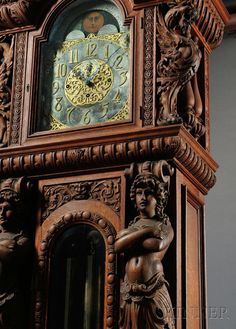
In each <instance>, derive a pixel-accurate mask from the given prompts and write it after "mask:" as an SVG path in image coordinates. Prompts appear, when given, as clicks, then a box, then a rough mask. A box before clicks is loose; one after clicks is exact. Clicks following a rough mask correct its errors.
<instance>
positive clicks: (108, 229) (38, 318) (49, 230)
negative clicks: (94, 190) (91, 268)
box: [35, 200, 118, 329]
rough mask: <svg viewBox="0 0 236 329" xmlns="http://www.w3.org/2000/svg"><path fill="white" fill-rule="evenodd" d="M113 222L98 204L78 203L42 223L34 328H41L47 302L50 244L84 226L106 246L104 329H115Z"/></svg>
mask: <svg viewBox="0 0 236 329" xmlns="http://www.w3.org/2000/svg"><path fill="white" fill-rule="evenodd" d="M105 212H106V216H105ZM108 217H109V219H108ZM116 222H117V223H118V216H117V215H116V214H115V213H114V212H113V211H112V210H111V209H110V208H109V207H107V206H106V205H103V204H102V203H101V202H98V201H94V200H91V201H84V200H78V201H71V202H69V203H67V204H65V205H64V206H62V207H61V208H60V209H58V210H56V211H55V212H54V213H52V214H51V215H50V216H49V217H48V219H47V220H46V221H45V222H44V223H43V225H42V226H41V228H40V229H39V230H38V232H37V234H36V244H37V250H38V260H37V263H38V270H37V273H38V277H37V280H36V282H37V283H36V285H37V286H36V295H35V328H38V329H40V328H41V329H42V328H44V325H45V321H46V313H47V306H45V301H46V300H48V298H47V289H48V280H49V275H50V273H49V261H50V252H51V249H52V246H53V243H54V242H55V241H56V239H57V237H58V236H59V235H60V234H61V233H62V232H63V231H65V230H66V229H67V228H69V227H71V226H74V225H77V224H85V223H86V224H88V225H90V226H93V227H95V228H96V229H97V230H98V231H99V232H100V233H101V235H102V237H103V239H104V242H105V246H106V256H105V259H106V262H105V287H106V288H105V295H104V309H105V310H104V327H106V328H111V329H112V328H113V327H114V323H115V321H114V317H115V303H116V300H115V297H114V296H115V282H116V255H115V252H114V241H115V235H116V230H115V228H114V224H115V223H116ZM116 226H117V224H116Z"/></svg>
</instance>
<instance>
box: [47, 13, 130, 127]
mask: <svg viewBox="0 0 236 329" xmlns="http://www.w3.org/2000/svg"><path fill="white" fill-rule="evenodd" d="M104 16H105V14H104V13H103V12H102V11H101V12H99V13H98V12H90V13H89V14H87V15H86V16H85V18H84V19H83V21H82V23H83V26H84V29H85V31H78V30H75V31H73V32H72V33H70V34H69V36H68V37H67V38H66V40H65V41H64V42H62V43H60V44H57V45H56V47H55V48H56V49H55V50H50V51H47V54H46V56H45V57H46V60H45V62H46V65H45V73H44V74H45V81H46V82H48V83H49V84H50V85H49V86H47V85H41V93H42V97H41V112H43V121H42V126H44V127H45V128H46V129H53V130H55V129H59V128H66V127H74V126H79V127H86V126H90V125H96V124H102V123H106V122H115V121H121V120H127V119H129V117H130V113H129V105H128V97H129V80H130V79H129V33H128V32H117V33H109V31H112V32H114V26H112V25H111V24H110V25H106V26H105V25H103V23H104V21H105V19H104ZM90 20H92V21H93V20H95V21H96V22H97V23H96V24H97V25H96V24H95V25H91V24H90V23H91V22H90ZM86 29H87V30H88V31H89V32H90V31H94V32H95V33H89V32H88V34H87V35H85V33H86ZM97 29H100V30H99V31H98V32H96V30H97ZM76 35H77V36H78V38H75V37H76ZM47 57H48V59H47ZM50 57H51V60H50ZM46 126H49V127H46ZM42 128H43V127H42Z"/></svg>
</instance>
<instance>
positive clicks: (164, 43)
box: [157, 0, 205, 138]
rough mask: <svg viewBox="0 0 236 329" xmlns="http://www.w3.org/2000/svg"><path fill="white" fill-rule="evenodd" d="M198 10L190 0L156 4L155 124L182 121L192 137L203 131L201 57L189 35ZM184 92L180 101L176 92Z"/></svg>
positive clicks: (197, 136)
mask: <svg viewBox="0 0 236 329" xmlns="http://www.w3.org/2000/svg"><path fill="white" fill-rule="evenodd" d="M197 17H198V13H197V10H196V8H195V7H194V5H193V4H192V2H191V1H189V0H185V1H180V2H179V1H174V2H172V3H171V4H170V5H169V6H166V5H165V6H163V5H159V6H158V7H157V41H158V44H159V47H160V60H159V62H158V65H157V73H158V78H157V82H158V88H157V95H158V98H159V107H160V112H159V116H158V117H157V124H158V125H168V124H175V123H182V122H183V123H184V125H185V127H186V128H187V129H188V130H189V131H190V132H191V133H192V134H193V135H194V137H195V138H199V137H201V136H202V135H203V134H204V133H205V128H204V126H203V124H202V120H201V114H202V101H201V96H200V93H199V89H198V81H197V71H198V68H199V65H200V61H201V57H202V55H201V52H200V50H199V47H198V42H197V41H198V40H197V39H196V38H195V39H194V38H193V37H192V35H191V24H192V23H193V22H195V21H196V20H197ZM181 92H182V95H184V97H182V98H183V101H182V102H181V104H179V95H180V93H181Z"/></svg>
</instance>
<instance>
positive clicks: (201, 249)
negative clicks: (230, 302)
mask: <svg viewBox="0 0 236 329" xmlns="http://www.w3.org/2000/svg"><path fill="white" fill-rule="evenodd" d="M228 19H229V15H228V12H227V11H226V9H225V7H224V5H223V3H222V1H221V0H213V1H207V0H201V1H199V0H198V1H195V0H173V1H168V0H165V1H164V0H150V1H142V0H105V1H102V0H98V1H89V0H57V1H56V0H54V1H53V0H48V1H43V0H37V1H36V0H27V1H26V0H15V1H1V2H0V59H1V60H0V175H1V177H0V328H3V329H26V328H28V329H33V328H35V329H75V328H81V329H105V328H110V329H112V328H113V329H116V328H117V329H175V328H176V329H205V328H207V312H206V310H207V301H206V275H205V229H204V221H205V219H204V204H205V195H206V194H207V193H208V191H209V190H210V189H211V188H212V187H213V186H214V184H215V171H216V169H217V164H216V162H215V161H214V160H213V159H212V158H211V156H210V108H209V56H210V54H211V52H212V51H213V50H214V48H216V47H217V46H219V45H220V43H221V40H222V37H223V33H224V25H225V24H226V23H227V21H228Z"/></svg>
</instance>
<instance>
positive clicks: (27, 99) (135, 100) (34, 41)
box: [22, 0, 143, 145]
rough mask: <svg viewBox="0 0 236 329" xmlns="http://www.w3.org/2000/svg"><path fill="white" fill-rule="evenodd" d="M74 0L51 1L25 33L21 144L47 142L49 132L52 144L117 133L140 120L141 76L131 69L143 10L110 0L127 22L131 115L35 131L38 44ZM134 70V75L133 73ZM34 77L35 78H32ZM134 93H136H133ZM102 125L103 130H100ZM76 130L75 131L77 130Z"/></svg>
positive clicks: (138, 57) (136, 63) (136, 62)
mask: <svg viewBox="0 0 236 329" xmlns="http://www.w3.org/2000/svg"><path fill="white" fill-rule="evenodd" d="M73 2H74V1H69V3H68V2H67V1H65V0H62V1H59V3H57V4H56V5H54V6H53V7H52V8H51V10H50V11H49V13H48V15H47V16H46V18H45V20H44V22H43V24H42V25H41V27H40V28H39V29H38V30H37V31H32V32H29V34H28V36H27V41H28V44H27V54H26V59H25V62H27V66H26V79H25V86H24V87H25V88H24V114H23V116H24V118H26V120H23V124H22V126H23V127H22V143H23V144H24V145H35V144H38V141H39V140H40V141H41V142H42V144H47V143H48V136H49V135H50V144H51V143H52V141H53V142H54V143H55V144H58V142H60V141H61V139H62V137H63V141H68V142H69V141H75V140H77V141H78V140H80V139H83V136H85V135H86V138H93V139H94V138H96V136H98V135H99V136H102V137H104V136H105V135H108V134H109V135H110V136H111V135H114V131H116V132H117V134H121V133H123V132H124V130H126V131H132V130H137V128H136V127H140V125H141V120H140V118H139V117H138V116H137V113H138V112H139V111H138V110H137V108H138V109H139V108H140V106H141V99H140V98H141V97H140V96H141V95H142V93H141V90H142V79H141V78H140V76H139V78H137V76H138V75H140V74H142V72H140V71H139V70H134V67H140V66H141V63H142V59H143V58H142V57H143V56H142V53H143V51H142V48H140V47H141V44H142V42H141V41H140V40H141V38H142V37H143V29H142V28H141V25H142V15H143V11H142V10H141V11H140V10H138V11H136V12H133V11H132V8H131V7H129V6H128V4H127V3H125V4H124V3H123V2H122V1H120V0H116V1H110V2H111V3H113V4H114V5H116V6H117V7H118V9H119V10H120V13H121V15H122V16H123V20H124V24H125V25H127V26H129V30H130V88H129V89H130V92H129V94H130V95H129V102H130V107H131V108H130V113H131V119H129V120H127V122H123V121H121V122H120V123H119V122H115V123H105V124H102V123H101V124H99V125H95V126H91V127H70V128H66V129H59V130H55V131H52V130H48V131H42V132H36V129H35V126H36V120H37V112H38V106H37V102H38V99H37V90H38V86H39V74H40V50H41V45H42V44H43V43H44V42H46V41H47V40H48V39H49V35H50V30H51V28H52V25H53V23H54V22H55V20H56V19H57V18H58V17H59V15H60V14H61V13H62V12H63V11H64V10H65V9H66V8H67V6H69V5H71V4H73ZM134 74H135V76H134ZM35 77H36V78H35ZM137 95H140V96H139V97H137ZM104 126H105V127H106V131H105V132H104ZM78 131H79V134H78Z"/></svg>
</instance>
